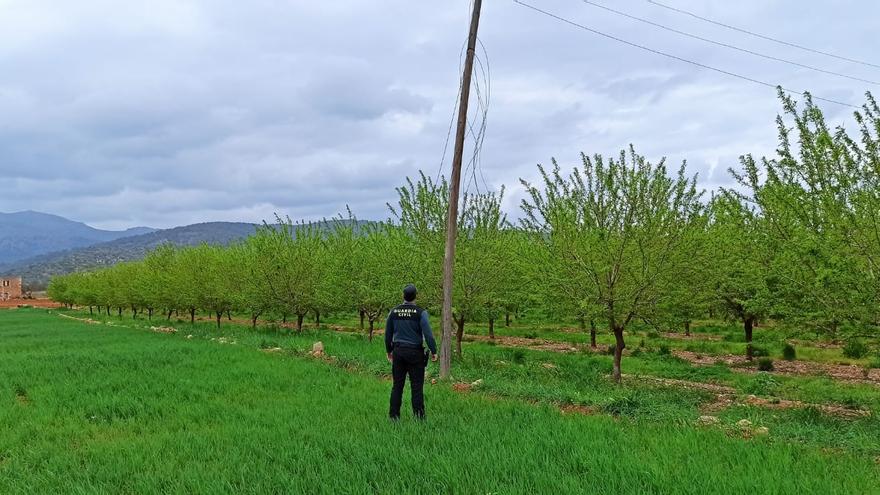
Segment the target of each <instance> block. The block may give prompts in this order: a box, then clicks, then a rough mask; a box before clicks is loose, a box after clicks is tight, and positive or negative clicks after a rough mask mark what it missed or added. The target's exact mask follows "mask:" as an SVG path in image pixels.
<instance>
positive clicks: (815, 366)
mask: <svg viewBox="0 0 880 495" xmlns="http://www.w3.org/2000/svg"><path fill="white" fill-rule="evenodd" d="M672 353H673V355H675V356H676V357H679V358H681V359H684V360H685V361H688V362H690V363H693V364H695V365H698V366H712V365H715V364H725V365H728V366H730V367H731V369H732V370H734V371H738V372H740V373H757V372H758V369H757V362H754V361H752V362H750V361H749V360H748V359H747V358H746V357H745V356H735V355H733V354H721V355H706V354H699V353H695V352H690V351H678V350H676V351H673V352H672ZM773 368H774V369H773V371H772V373H775V374H779V375H788V376H826V377H828V378H831V379H833V380H838V381H841V382H848V383H866V384H870V385H876V386H880V369H869V368H863V367H861V366H858V365H854V364H853V365H845V364H832V363H817V362H814V361H784V360H774V361H773Z"/></svg>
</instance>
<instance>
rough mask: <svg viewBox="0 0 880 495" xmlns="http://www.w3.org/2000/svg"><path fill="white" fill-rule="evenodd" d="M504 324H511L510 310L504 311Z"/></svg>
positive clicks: (507, 325) (506, 325)
mask: <svg viewBox="0 0 880 495" xmlns="http://www.w3.org/2000/svg"><path fill="white" fill-rule="evenodd" d="M504 326H505V327H509V326H510V312H507V313H504Z"/></svg>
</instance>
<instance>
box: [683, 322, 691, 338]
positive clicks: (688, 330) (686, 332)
mask: <svg viewBox="0 0 880 495" xmlns="http://www.w3.org/2000/svg"><path fill="white" fill-rule="evenodd" d="M684 335H685V337H690V336H691V322H690V321H686V322H684Z"/></svg>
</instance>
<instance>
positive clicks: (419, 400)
mask: <svg viewBox="0 0 880 495" xmlns="http://www.w3.org/2000/svg"><path fill="white" fill-rule="evenodd" d="M391 357H392V360H391V376H392V377H393V378H394V385H393V386H392V387H391V409H390V410H389V412H388V416H390V417H391V419H397V418H399V417H400V403H401V401H402V400H403V385H404V384H405V382H406V375H407V374H409V388H410V392H411V395H412V409H413V415H415V417H416V418H419V419H424V418H425V395H424V394H423V393H422V390H423V388H424V386H425V354H424V351H422V349H419V348H414V347H395V348H394V351H393V352H392V354H391Z"/></svg>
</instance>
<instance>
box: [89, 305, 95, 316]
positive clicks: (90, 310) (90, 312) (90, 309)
mask: <svg viewBox="0 0 880 495" xmlns="http://www.w3.org/2000/svg"><path fill="white" fill-rule="evenodd" d="M89 314H90V315H93V314H95V313H92V307H91V306H89Z"/></svg>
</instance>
